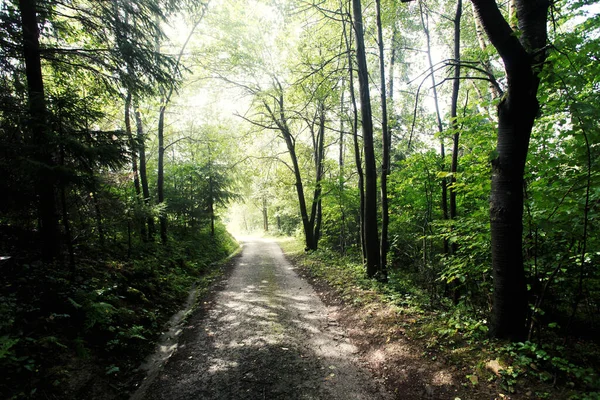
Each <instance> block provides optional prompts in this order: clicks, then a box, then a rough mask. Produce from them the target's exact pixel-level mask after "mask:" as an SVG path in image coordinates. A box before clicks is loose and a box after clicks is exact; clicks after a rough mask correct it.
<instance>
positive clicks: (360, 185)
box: [343, 23, 367, 263]
mask: <svg viewBox="0 0 600 400" xmlns="http://www.w3.org/2000/svg"><path fill="white" fill-rule="evenodd" d="M343 31H344V40H345V42H346V49H347V54H348V75H349V87H348V89H349V90H350V100H351V102H352V140H353V143H354V162H355V164H356V173H357V175H358V192H359V198H360V202H359V216H358V220H359V229H360V232H359V242H360V249H361V254H362V261H363V263H365V262H366V260H367V250H366V240H365V184H364V182H365V179H364V171H363V168H362V157H361V154H360V146H359V143H358V107H357V105H356V94H355V92H354V68H353V66H354V63H353V61H352V52H351V50H352V44H351V36H350V37H349V36H348V33H347V32H346V24H345V23H344V24H343Z"/></svg>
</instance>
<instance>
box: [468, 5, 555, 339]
mask: <svg viewBox="0 0 600 400" xmlns="http://www.w3.org/2000/svg"><path fill="white" fill-rule="evenodd" d="M472 2H473V5H474V7H475V10H476V12H477V14H478V16H479V19H480V21H481V23H482V25H483V28H484V29H485V31H486V33H487V36H488V37H489V39H490V41H491V43H492V45H494V47H495V48H496V49H497V51H498V53H499V55H500V57H501V58H502V60H503V62H504V68H505V70H506V78H507V83H508V89H507V92H506V94H505V96H504V98H503V99H502V101H501V102H500V104H498V142H497V147H496V151H497V157H496V158H495V159H494V160H493V161H492V193H491V196H490V221H491V234H492V269H493V276H494V295H493V302H494V304H493V310H492V318H491V321H490V333H491V334H492V335H493V336H494V337H498V338H505V339H510V340H523V339H524V338H525V337H526V335H527V327H526V320H527V287H526V279H525V270H524V266H523V238H522V235H523V185H524V179H523V176H524V170H525V163H526V160H527V153H528V149H529V140H530V137H531V130H532V128H533V124H534V120H535V118H536V116H537V114H538V112H539V103H538V100H537V97H536V96H537V91H538V87H539V84H540V76H539V73H540V71H541V68H542V65H543V62H544V61H545V59H546V50H545V48H546V45H547V40H548V39H547V26H546V25H547V21H548V8H549V1H548V0H516V1H515V4H516V14H517V18H518V27H519V31H520V34H519V35H517V34H516V33H515V32H514V31H513V29H511V27H510V25H509V23H508V22H507V21H506V19H505V18H504V17H503V16H502V13H501V12H500V10H499V9H498V5H497V4H496V1H495V0H472Z"/></svg>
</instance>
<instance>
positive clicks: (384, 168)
mask: <svg viewBox="0 0 600 400" xmlns="http://www.w3.org/2000/svg"><path fill="white" fill-rule="evenodd" d="M375 5H376V8H377V42H378V47H379V76H380V80H381V82H380V84H381V89H380V92H381V135H382V139H383V140H382V155H383V156H382V161H381V178H380V179H381V185H380V186H381V187H380V192H381V242H380V250H379V251H380V257H381V259H380V263H381V266H380V268H381V276H380V279H381V280H382V281H387V253H388V247H389V245H388V226H389V223H390V215H389V210H388V209H389V205H388V193H387V177H388V175H389V173H390V150H391V144H390V143H391V132H390V129H389V127H388V115H387V97H386V88H385V58H384V51H383V28H382V26H381V0H376V2H375Z"/></svg>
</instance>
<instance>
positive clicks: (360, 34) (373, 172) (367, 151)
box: [352, 0, 381, 278]
mask: <svg viewBox="0 0 600 400" xmlns="http://www.w3.org/2000/svg"><path fill="white" fill-rule="evenodd" d="M352 10H353V14H354V33H355V36H356V61H357V66H358V85H359V94H360V111H361V117H362V133H363V151H364V159H365V209H364V226H365V231H364V238H365V250H366V268H367V276H369V277H370V278H372V277H375V276H376V275H377V274H378V273H379V272H380V270H381V264H380V253H379V234H378V227H377V225H378V224H377V167H376V164H375V150H374V147H373V119H372V113H371V98H370V94H369V72H368V69H367V57H366V53H365V41H364V30H363V17H362V6H361V4H360V0H352Z"/></svg>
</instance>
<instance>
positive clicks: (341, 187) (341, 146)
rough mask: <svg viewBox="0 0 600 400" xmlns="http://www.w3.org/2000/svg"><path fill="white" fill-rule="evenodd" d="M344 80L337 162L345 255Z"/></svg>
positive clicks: (344, 250)
mask: <svg viewBox="0 0 600 400" xmlns="http://www.w3.org/2000/svg"><path fill="white" fill-rule="evenodd" d="M344 84H345V79H344V78H342V94H341V99H340V137H339V141H340V143H339V150H338V151H339V161H338V167H339V172H338V175H339V176H338V184H339V187H338V190H339V196H338V201H339V207H340V254H342V255H344V254H346V209H345V207H344V118H345V117H346V116H345V113H346V110H345V109H344V89H345V88H344V86H345V85H344Z"/></svg>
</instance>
